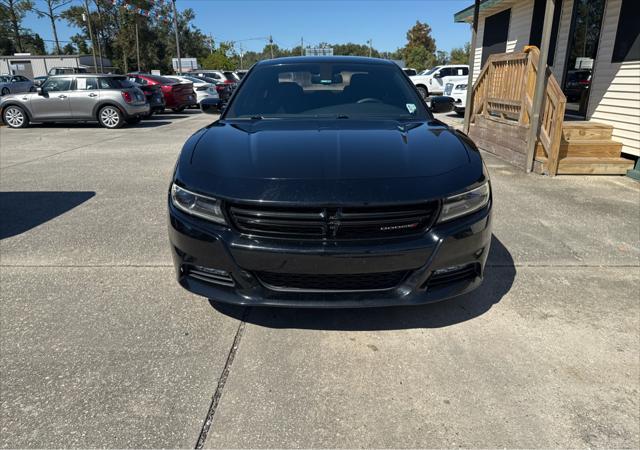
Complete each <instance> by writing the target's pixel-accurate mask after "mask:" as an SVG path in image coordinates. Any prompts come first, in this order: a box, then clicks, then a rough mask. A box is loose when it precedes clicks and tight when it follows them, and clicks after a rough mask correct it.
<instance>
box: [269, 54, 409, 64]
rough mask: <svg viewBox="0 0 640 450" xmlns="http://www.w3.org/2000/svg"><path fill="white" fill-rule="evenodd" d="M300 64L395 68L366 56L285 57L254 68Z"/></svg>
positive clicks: (385, 61)
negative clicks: (372, 65)
mask: <svg viewBox="0 0 640 450" xmlns="http://www.w3.org/2000/svg"><path fill="white" fill-rule="evenodd" d="M300 63H316V64H317V63H354V64H355V63H357V64H376V65H391V66H397V64H396V63H394V62H393V61H390V60H388V59H380V58H368V57H366V56H287V57H284V58H275V59H265V60H263V61H259V62H257V63H256V66H277V65H280V64H300Z"/></svg>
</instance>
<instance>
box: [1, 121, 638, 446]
mask: <svg viewBox="0 0 640 450" xmlns="http://www.w3.org/2000/svg"><path fill="white" fill-rule="evenodd" d="M211 120H212V119H211V116H205V115H202V114H200V113H198V112H196V111H190V112H189V111H187V112H185V113H182V114H166V115H164V116H157V117H155V118H154V120H151V121H147V122H143V123H141V124H140V125H139V126H136V127H130V128H124V129H121V130H106V129H101V128H98V127H97V126H94V125H73V126H67V125H55V126H51V125H50V126H34V127H31V128H28V129H24V130H12V129H7V128H6V127H3V128H0V221H1V223H0V239H1V240H0V350H1V352H0V371H1V375H0V388H1V392H0V412H1V423H0V445H1V446H2V447H194V446H196V445H202V446H204V447H225V448H233V447H270V448H275V447H279V448H288V447H396V448H399V447H403V448H405V447H453V446H456V447H457V446H461V447H636V448H637V447H639V446H640V413H639V410H640V407H639V403H640V401H639V395H640V394H639V388H640V359H639V350H640V334H639V333H640V331H639V329H640V305H639V302H640V291H639V286H640V189H639V184H638V183H635V182H633V181H632V180H631V179H628V178H624V177H556V178H548V177H540V176H537V175H526V174H524V173H522V172H520V171H518V170H517V169H515V168H513V167H511V166H509V165H508V164H506V163H504V162H502V161H500V160H498V159H496V158H493V157H490V156H487V158H486V161H487V165H488V167H489V170H490V172H491V176H492V180H493V188H494V198H495V210H494V211H495V216H494V217H495V221H494V239H493V244H492V249H491V254H490V257H489V263H488V267H487V271H486V279H485V282H484V284H483V286H482V287H481V288H480V289H479V290H478V291H476V292H474V293H472V294H469V295H466V296H464V297H460V298H458V299H455V300H452V301H448V302H443V303H439V304H435V305H428V306H423V307H411V308H383V309H370V310H335V311H332V310H321V311H318V310H279V309H261V308H252V309H241V308H230V307H221V306H219V305H217V304H216V303H215V302H211V303H210V302H209V301H207V300H206V299H203V298H199V297H196V296H194V295H191V294H189V293H187V292H186V291H184V290H182V289H181V288H179V286H178V285H177V283H176V282H175V280H174V274H173V267H172V265H171V260H170V253H169V247H168V242H167V236H166V214H165V208H166V205H165V201H166V199H165V196H166V191H167V187H168V183H169V179H170V176H171V172H172V170H173V165H174V163H175V160H176V156H177V154H178V152H179V150H180V148H181V145H182V143H183V142H184V140H185V138H186V137H187V136H189V135H190V134H191V133H192V132H194V131H195V130H197V129H198V128H200V127H202V126H203V125H205V124H207V123H209V122H210V121H211Z"/></svg>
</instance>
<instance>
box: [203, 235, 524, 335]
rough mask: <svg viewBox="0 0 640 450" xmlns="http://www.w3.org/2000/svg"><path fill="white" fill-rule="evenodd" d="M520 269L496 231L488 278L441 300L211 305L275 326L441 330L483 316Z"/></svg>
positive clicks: (492, 243) (250, 319)
mask: <svg viewBox="0 0 640 450" xmlns="http://www.w3.org/2000/svg"><path fill="white" fill-rule="evenodd" d="M515 275H516V269H515V266H514V264H513V259H512V257H511V254H510V253H509V250H507V248H506V247H505V246H504V245H503V244H502V242H500V240H498V239H497V238H496V237H495V235H494V236H493V238H492V241H491V253H490V254H489V260H488V261H487V267H486V269H485V274H484V281H483V283H482V285H481V286H480V287H479V288H478V289H476V290H475V291H473V292H471V293H469V294H466V295H463V296H460V297H457V298H454V299H451V300H446V301H443V302H439V303H432V304H428V305H421V306H397V307H389V308H362V309H306V308H299V309H295V308H263V307H253V308H251V309H250V311H248V314H245V309H246V308H244V307H240V306H235V305H228V304H223V303H217V302H215V301H213V300H209V303H210V304H211V306H212V307H213V308H214V309H216V310H217V311H219V312H221V313H222V314H226V315H228V316H231V317H234V318H236V319H238V320H245V321H246V322H248V323H252V324H255V325H260V326H263V327H269V328H300V329H310V330H343V331H373V330H401V329H410V328H440V327H446V326H450V325H454V324H457V323H461V322H465V321H467V320H470V319H473V318H475V317H478V316H480V315H482V314H484V313H485V312H487V311H488V310H489V309H491V307H492V306H493V305H494V304H496V303H498V302H499V301H500V300H501V299H502V297H504V295H505V294H506V293H507V292H509V290H510V289H511V286H512V285H513V281H514V279H515Z"/></svg>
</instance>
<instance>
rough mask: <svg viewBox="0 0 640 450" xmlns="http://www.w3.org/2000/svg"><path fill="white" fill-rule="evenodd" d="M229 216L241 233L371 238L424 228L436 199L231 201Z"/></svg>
mask: <svg viewBox="0 0 640 450" xmlns="http://www.w3.org/2000/svg"><path fill="white" fill-rule="evenodd" d="M228 211H229V216H230V217H231V219H232V222H233V224H234V225H235V226H236V227H237V228H238V229H239V230H240V231H241V232H243V233H247V234H251V235H256V236H272V237H283V238H303V239H328V240H330V239H371V238H389V237H399V236H407V235H411V234H416V233H420V232H424V231H425V230H427V229H428V228H429V227H430V226H431V225H432V224H433V221H434V220H435V217H436V214H437V212H438V202H427V203H420V204H413V205H401V206H376V207H373V206H358V207H343V208H313V207H274V206H263V205H249V206H247V205H230V206H229V209H228Z"/></svg>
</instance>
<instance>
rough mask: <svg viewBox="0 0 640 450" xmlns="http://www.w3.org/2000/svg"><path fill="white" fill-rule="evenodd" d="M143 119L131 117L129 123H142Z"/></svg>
mask: <svg viewBox="0 0 640 450" xmlns="http://www.w3.org/2000/svg"><path fill="white" fill-rule="evenodd" d="M141 120H142V117H130V118H129V119H127V123H128V124H129V125H135V124H137V123H140V121H141Z"/></svg>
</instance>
